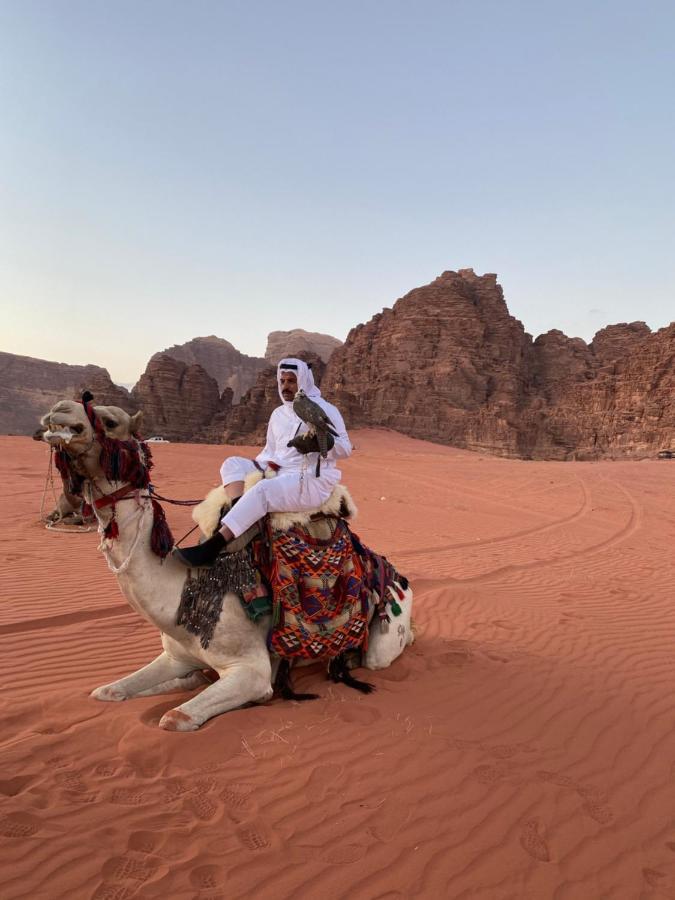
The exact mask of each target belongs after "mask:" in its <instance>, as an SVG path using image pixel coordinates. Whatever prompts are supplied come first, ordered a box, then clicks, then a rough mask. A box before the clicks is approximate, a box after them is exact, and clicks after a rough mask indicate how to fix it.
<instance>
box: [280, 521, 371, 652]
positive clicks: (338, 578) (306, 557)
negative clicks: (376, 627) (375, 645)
mask: <svg viewBox="0 0 675 900" xmlns="http://www.w3.org/2000/svg"><path fill="white" fill-rule="evenodd" d="M329 522H330V526H331V529H332V533H331V534H330V536H328V537H326V538H319V537H314V536H312V534H310V532H309V530H308V528H306V527H303V526H298V525H296V526H292V527H290V528H288V529H284V530H281V529H277V528H274V526H273V525H272V524H268V540H269V555H268V566H267V570H266V572H265V575H266V576H267V580H268V582H269V584H270V586H271V589H272V627H271V629H270V633H269V635H268V646H269V649H270V651H271V652H273V653H276V654H277V655H279V656H282V657H285V658H291V659H332V658H333V657H335V656H338V655H339V654H340V653H343V652H344V651H345V650H353V649H364V650H365V649H366V645H367V641H368V618H369V603H368V601H369V593H368V591H367V590H364V581H363V569H362V565H361V560H360V558H359V555H358V553H357V552H356V550H355V548H354V545H353V544H352V539H351V533H350V531H349V527H348V525H347V523H346V522H345V521H344V519H338V518H335V519H331V520H326V524H328V523H329Z"/></svg>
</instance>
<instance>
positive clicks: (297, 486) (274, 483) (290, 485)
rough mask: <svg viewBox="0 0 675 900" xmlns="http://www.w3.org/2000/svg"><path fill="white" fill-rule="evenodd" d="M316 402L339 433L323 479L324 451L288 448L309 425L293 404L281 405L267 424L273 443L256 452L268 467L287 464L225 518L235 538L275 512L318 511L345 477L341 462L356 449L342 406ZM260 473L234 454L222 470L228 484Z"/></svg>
mask: <svg viewBox="0 0 675 900" xmlns="http://www.w3.org/2000/svg"><path fill="white" fill-rule="evenodd" d="M312 399H313V400H314V402H315V403H318V404H319V406H321V408H322V409H323V410H324V411H325V412H326V415H327V416H328V418H329V419H330V420H331V422H332V423H333V425H334V426H335V431H337V433H338V436H337V437H336V438H335V445H334V446H333V447H332V448H331V449H330V450H329V451H328V457H327V459H321V473H320V475H319V476H318V477H317V476H316V475H315V474H314V473H315V471H316V462H317V457H318V453H306V454H303V453H298V451H297V450H296V449H295V447H288V446H286V445H287V444H288V442H289V441H290V440H292V439H293V438H294V437H295V436H296V435H297V434H304V433H305V432H306V431H307V426H306V425H305V424H304V422H303V421H302V420H301V419H299V418H298V416H296V414H295V413H294V412H293V405H292V403H284V404H283V405H282V406H278V407H277V408H276V409H275V410H274V412H273V413H272V415H271V416H270V421H269V424H268V426H267V442H266V444H265V446H264V448H263V450H262V451H261V452H260V453H259V454H258V455H257V456H256V462H257V463H258V464H259V465H260V466H261V467H262V468H263V469H264V468H265V467H266V466H267V465H268V464H269V463H270V462H271V463H275V464H276V465H277V466H281V468H280V470H279V472H278V473H277V475H276V477H274V478H263V479H262V480H261V481H259V482H258V484H256V485H255V486H254V487H252V488H251V489H250V490H248V491H246V493H245V494H244V495H243V496H242V497H240V498H239V500H238V501H237V503H236V504H235V506H233V507H232V509H231V510H230V511H229V512H228V513H227V515H226V516H224V517H223V519H222V522H221V524H222V525H226V526H227V527H228V528H229V529H230V531H231V532H232V534H233V535H234V536H235V537H239V535H240V534H242V533H243V532H244V531H246V529H247V528H249V527H250V526H251V525H253V523H254V522H257V521H258V520H259V519H262V518H263V516H265V515H266V514H267V513H269V512H294V511H295V510H301V509H316V508H317V507H319V506H321V505H322V504H323V503H325V501H326V500H327V499H328V498H329V497H330V495H331V493H332V491H333V488H334V487H335V485H336V484H337V483H338V482H339V481H340V479H341V478H342V473H341V472H340V470H339V469H338V467H337V464H336V460H338V459H345V458H346V457H347V456H349V455H350V454H351V452H352V445H351V441H350V440H349V435H348V434H347V429H346V428H345V423H344V420H343V418H342V416H341V415H340V413H339V412H338V410H337V409H336V408H335V407H334V406H333V405H332V403H328V402H327V401H326V400H324V399H323V397H313V398H312ZM254 471H256V466H255V463H254V462H253V460H250V459H245V458H244V457H241V456H230V457H228V459H226V460H225V462H224V463H223V465H222V466H221V469H220V474H221V477H222V480H223V484H224V485H227V484H231V483H232V482H233V481H243V480H244V479H245V478H246V476H247V475H248V474H249V472H254Z"/></svg>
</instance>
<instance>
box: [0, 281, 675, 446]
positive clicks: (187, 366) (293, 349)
mask: <svg viewBox="0 0 675 900" xmlns="http://www.w3.org/2000/svg"><path fill="white" fill-rule="evenodd" d="M298 334H299V335H300V336H301V337H302V339H303V340H304V339H305V338H307V340H309V339H310V338H311V339H314V338H322V339H323V338H327V336H326V335H315V334H314V335H313V334H309V333H307V332H301V331H299V330H296V331H293V332H273V333H272V334H271V335H270V341H269V343H268V349H267V353H268V354H270V355H271V357H272V359H273V360H274V362H276V361H277V360H278V359H279V358H281V357H282V356H284V355H291V354H292V355H295V356H299V357H301V358H303V359H307V360H309V361H312V362H313V366H314V374H315V379H316V381H317V383H320V384H321V387H322V391H323V393H324V395H325V396H326V398H327V399H328V400H330V401H331V402H334V403H336V404H337V405H338V407H339V408H340V410H341V412H342V413H343V415H344V417H345V420H346V421H347V424H348V427H350V428H355V427H359V426H380V427H385V428H391V429H395V430H397V431H401V432H403V433H405V434H410V435H413V436H415V437H419V438H424V439H427V440H431V441H436V442H439V443H443V444H451V445H453V446H456V447H466V448H469V449H472V450H479V451H482V452H486V453H491V454H495V455H500V456H516V457H523V458H529V459H560V460H567V459H596V458H601V457H610V458H640V457H644V456H655V454H656V453H657V452H658V451H659V450H661V449H666V448H675V322H674V323H673V324H671V325H669V326H668V327H666V328H662V329H660V330H659V331H656V332H652V331H651V330H650V329H649V328H648V327H647V325H645V323H644V322H633V323H630V324H619V325H611V326H609V327H607V328H604V329H603V330H602V331H599V332H598V333H597V334H596V335H595V337H594V339H593V341H592V342H591V343H590V344H586V343H585V342H584V341H583V340H581V339H580V338H568V337H566V336H565V335H564V334H563V333H562V332H561V331H557V330H553V331H549V332H548V333H547V334H543V335H540V336H539V337H538V338H537V339H536V340H535V341H533V340H532V338H531V336H530V335H529V334H527V333H526V332H525V330H524V328H523V326H522V324H521V323H520V322H519V321H518V320H517V319H515V318H513V316H511V315H510V314H509V311H508V309H507V306H506V303H505V300H504V296H503V293H502V289H501V287H500V286H499V284H498V283H497V276H496V275H492V274H488V275H476V273H475V272H474V271H473V270H472V269H460V270H459V271H457V272H444V273H443V274H442V275H441V276H439V277H438V278H437V279H435V281H433V282H431V284H428V285H425V286H423V287H419V288H416V289H415V290H412V291H410V292H409V293H408V294H406V295H405V296H404V297H401V298H400V299H399V300H397V301H396V303H395V304H394V306H393V307H392V308H390V309H384V310H383V311H382V312H381V313H379V314H378V315H376V316H374V317H373V318H372V319H371V320H370V321H369V322H367V323H365V324H363V325H357V326H356V327H355V328H353V329H352V330H351V332H350V333H349V336H348V337H347V340H346V342H345V343H344V344H343V345H339V342H338V341H336V340H335V339H334V338H327V339H328V341H329V342H333V343H334V344H338V345H339V346H337V348H335V349H333V350H332V353H331V355H330V359H329V361H328V363H327V364H326V363H325V362H324V359H325V356H326V355H327V354H328V350H326V349H325V348H324V349H322V348H321V346H319V347H318V348H317V347H316V345H314V349H312V350H307V349H303V348H302V347H301V346H298V345H297V344H291V343H290V336H292V335H298ZM279 335H282V336H283V337H282V338H280V339H279V340H282V341H283V349H282V344H281V343H275V342H276V341H277V338H278V336H279ZM328 349H329V350H330V346H329V348H328ZM180 355H182V356H184V357H185V358H179V357H180ZM198 359H201V360H202V363H203V364H202V363H200V362H198V361H197V360H198ZM207 366H208V369H207ZM247 379H248V381H247ZM245 385H246V388H245V390H244V387H243V386H245ZM84 387H87V388H89V389H90V390H91V391H92V392H93V394H94V396H95V399H96V401H97V402H98V403H111V404H115V405H117V406H122V407H123V408H125V409H128V410H129V411H130V412H135V411H136V409H137V408H138V407H140V408H142V409H143V412H144V426H143V431H144V433H145V435H152V434H158V435H161V436H163V437H166V438H169V439H171V440H186V441H189V440H193V441H209V442H214V443H230V444H255V445H261V444H262V443H263V442H264V440H265V431H266V426H267V420H268V418H269V415H270V413H271V411H272V410H273V409H274V407H275V406H277V405H278V403H279V396H278V393H277V387H276V377H275V368H274V365H272V366H268V365H266V364H265V361H264V360H262V359H256V358H254V357H246V356H244V355H243V354H240V353H239V352H238V351H237V350H235V348H234V347H232V345H231V344H229V343H228V342H227V341H224V340H222V339H220V338H216V337H208V338H195V340H194V341H190V342H188V344H184V345H182V346H181V347H172V348H170V350H169V351H167V352H165V353H158V354H155V355H154V356H153V357H152V358H151V360H150V362H149V363H148V367H147V369H146V371H145V372H144V374H143V375H142V376H141V379H140V380H139V382H138V384H137V385H136V386H135V387H134V389H133V391H132V393H131V395H129V393H128V392H127V391H126V390H125V389H124V388H121V387H118V386H117V385H114V384H113V383H112V381H111V380H110V377H109V375H108V373H107V372H106V370H105V369H101V368H99V367H97V366H67V365H64V364H61V363H53V362H46V361H44V360H36V359H31V358H29V357H23V356H14V355H13V354H9V353H0V431H4V432H10V433H11V432H13V433H23V434H30V433H32V432H33V430H34V429H35V427H36V425H37V421H38V419H39V417H40V416H41V415H43V414H44V412H45V411H46V410H47V409H48V408H49V407H50V406H51V405H52V404H53V403H54V402H55V401H56V400H57V399H60V398H62V397H64V396H71V397H72V396H77V395H79V393H80V392H81V390H82V389H83V388H84ZM240 390H244V393H243V396H241V397H239V394H238V392H239V391H240ZM237 400H239V402H236V401H237Z"/></svg>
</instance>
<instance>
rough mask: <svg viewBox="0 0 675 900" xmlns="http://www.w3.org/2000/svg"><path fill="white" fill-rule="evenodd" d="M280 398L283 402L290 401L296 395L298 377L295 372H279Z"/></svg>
mask: <svg viewBox="0 0 675 900" xmlns="http://www.w3.org/2000/svg"><path fill="white" fill-rule="evenodd" d="M279 385H280V387H281V396H282V397H283V398H284V400H292V399H293V398H294V397H295V395H296V394H297V393H298V376H297V375H296V374H295V372H281V373H280V374H279Z"/></svg>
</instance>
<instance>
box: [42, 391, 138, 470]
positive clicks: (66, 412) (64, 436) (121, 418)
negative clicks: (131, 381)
mask: <svg viewBox="0 0 675 900" xmlns="http://www.w3.org/2000/svg"><path fill="white" fill-rule="evenodd" d="M93 409H94V415H95V416H96V418H97V419H98V421H99V422H100V423H101V426H102V428H103V431H104V433H105V436H106V437H108V438H112V439H113V440H118V441H128V440H130V438H131V437H132V436H133V435H135V434H136V433H137V432H138V429H139V428H140V425H141V420H142V418H143V413H142V412H137V413H136V414H135V415H133V416H131V415H129V413H127V412H125V411H124V410H123V409H120V408H119V406H94V408H93ZM40 421H41V425H42V428H41V429H40V430H41V431H42V432H43V434H42V440H45V441H47V443H48V444H52V445H53V446H55V447H59V448H60V449H63V450H67V451H69V453H70V455H72V456H75V455H77V454H78V453H80V452H81V451H82V450H83V449H85V448H86V447H88V446H89V445H90V444H91V443H92V439H93V437H94V427H93V426H92V424H91V422H90V421H89V417H88V416H87V413H86V411H85V408H84V406H83V405H82V404H81V403H77V402H76V401H75V400H59V402H58V403H56V404H55V405H54V406H52V408H51V409H50V410H49V412H48V413H47V415H46V416H43V417H42V419H41V420H40ZM36 437H37V432H36Z"/></svg>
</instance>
